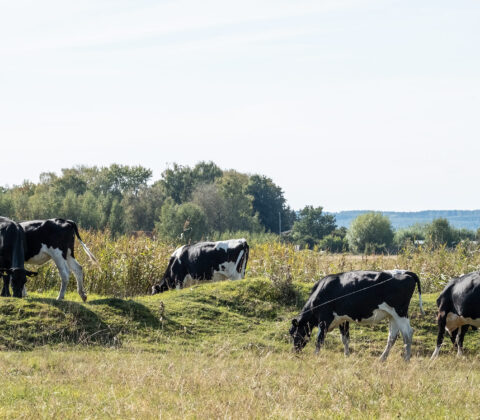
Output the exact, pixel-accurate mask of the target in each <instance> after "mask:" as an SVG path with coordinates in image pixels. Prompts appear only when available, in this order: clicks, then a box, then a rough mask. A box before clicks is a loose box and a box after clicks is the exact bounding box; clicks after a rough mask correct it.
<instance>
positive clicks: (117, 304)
mask: <svg viewBox="0 0 480 420" xmlns="http://www.w3.org/2000/svg"><path fill="white" fill-rule="evenodd" d="M88 305H92V306H99V307H101V306H106V307H108V309H109V310H110V311H111V312H113V313H114V314H115V315H117V316H121V317H123V318H127V319H128V320H130V321H132V322H134V323H137V324H139V326H143V327H150V328H159V327H160V326H161V322H160V320H159V318H158V316H156V315H155V314H154V313H153V311H152V310H151V309H149V308H148V307H146V306H145V305H143V304H141V303H138V302H135V301H134V300H124V299H119V298H107V299H97V300H92V301H90V302H88Z"/></svg>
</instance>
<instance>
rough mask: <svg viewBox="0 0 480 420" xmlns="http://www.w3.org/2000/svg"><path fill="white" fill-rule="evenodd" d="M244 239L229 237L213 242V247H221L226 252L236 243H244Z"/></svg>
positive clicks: (236, 244) (235, 245)
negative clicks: (225, 239)
mask: <svg viewBox="0 0 480 420" xmlns="http://www.w3.org/2000/svg"><path fill="white" fill-rule="evenodd" d="M245 242H246V240H245V239H243V238H242V239H229V240H228V241H218V242H215V249H223V250H224V251H225V252H227V250H228V249H231V248H235V247H237V246H238V245H241V244H243V243H245Z"/></svg>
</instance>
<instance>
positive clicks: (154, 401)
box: [0, 343, 480, 419]
mask: <svg viewBox="0 0 480 420" xmlns="http://www.w3.org/2000/svg"><path fill="white" fill-rule="evenodd" d="M204 350H205V349H202V348H200V349H199V350H198V351H192V350H186V351H183V350H182V349H181V348H176V349H172V351H171V352H167V353H166V354H165V353H164V354H159V353H151V352H133V353H132V352H124V351H119V350H106V351H93V350H91V351H88V350H83V351H69V350H66V351H52V350H49V349H42V350H37V351H34V352H29V353H12V352H9V353H2V354H1V355H0V369H1V370H2V372H3V374H2V376H1V378H0V417H1V418H27V419H31V418H135V419H138V418H192V419H193V418H233V419H237V418H242V419H243V418H478V416H479V415H480V407H479V406H478V391H479V389H480V388H479V387H480V360H479V358H478V357H470V358H468V359H452V358H451V357H441V358H440V359H439V360H437V361H436V362H435V363H433V364H432V363H430V362H429V361H428V360H427V359H424V358H415V359H413V360H412V361H411V362H410V363H409V364H405V362H404V361H403V360H402V359H401V358H400V355H399V354H398V355H392V356H393V357H392V358H391V359H389V360H388V361H387V362H386V363H380V362H378V361H377V360H376V359H375V358H373V357H371V356H366V355H365V354H357V355H353V356H351V357H350V358H345V357H344V356H343V355H341V354H338V353H336V352H335V353H334V352H332V351H329V350H326V351H324V352H322V353H321V354H320V355H319V356H313V355H312V353H310V352H308V353H306V354H304V355H301V356H300V357H296V356H295V355H293V354H291V353H289V352H288V353H268V352H265V353H260V354H258V353H256V352H249V351H246V352H244V354H242V355H241V356H238V355H237V356H232V354H231V353H230V350H231V349H230V346H229V344H228V343H226V345H225V346H223V348H219V349H218V351H216V352H215V353H214V354H210V355H208V354H207V353H208V352H205V351H204Z"/></svg>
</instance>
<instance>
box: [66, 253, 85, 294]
mask: <svg viewBox="0 0 480 420" xmlns="http://www.w3.org/2000/svg"><path fill="white" fill-rule="evenodd" d="M67 264H68V266H69V267H70V270H72V272H73V275H74V276H75V279H76V280H77V292H78V294H79V295H80V297H81V298H82V300H83V301H84V302H86V301H87V292H85V288H84V287H83V268H82V266H81V265H80V264H79V263H78V261H77V260H76V259H75V258H73V257H72V255H71V253H70V250H68V254H67Z"/></svg>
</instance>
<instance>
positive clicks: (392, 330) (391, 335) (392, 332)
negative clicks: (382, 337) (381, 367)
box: [380, 318, 400, 362]
mask: <svg viewBox="0 0 480 420" xmlns="http://www.w3.org/2000/svg"><path fill="white" fill-rule="evenodd" d="M399 330H400V329H399V328H398V325H397V323H396V322H395V320H394V319H393V318H391V319H390V326H389V330H388V340H387V346H386V347H385V350H383V353H382V355H381V356H380V360H381V361H382V362H383V361H385V360H387V357H388V355H389V353H390V350H391V348H392V347H393V345H394V344H395V341H397V337H398V332H399Z"/></svg>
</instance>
